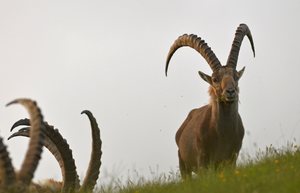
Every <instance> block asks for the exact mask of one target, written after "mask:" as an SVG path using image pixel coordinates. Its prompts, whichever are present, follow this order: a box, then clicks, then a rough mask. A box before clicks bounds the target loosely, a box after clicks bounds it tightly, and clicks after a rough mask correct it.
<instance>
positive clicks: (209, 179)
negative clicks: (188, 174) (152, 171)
mask: <svg viewBox="0 0 300 193" xmlns="http://www.w3.org/2000/svg"><path fill="white" fill-rule="evenodd" d="M115 191H116V190H115ZM115 191H112V189H110V188H107V189H106V190H105V189H102V190H101V191H100V192H115ZM116 192H119V193H168V192H170V193H171V192H172V193H179V192H180V193H195V192H199V193H201V192H205V193H208V192H209V193H222V192H224V193H232V192H239V193H244V192H245V193H246V192H249V193H260V192H262V193H266V192H270V193H271V192H272V193H276V192H280V193H282V192H288V193H300V148H299V147H297V146H295V145H289V147H287V148H283V149H280V150H278V149H275V148H273V147H272V146H271V147H268V148H266V150H265V151H261V152H259V153H258V154H257V157H256V158H255V159H249V160H247V161H245V162H244V163H243V164H242V165H240V166H238V167H237V168H235V169H232V168H223V169H222V170H218V171H215V170H213V169H209V170H208V171H206V172H205V173H204V174H201V175H200V176H197V177H195V178H193V179H192V180H189V181H185V182H183V181H181V180H180V179H179V177H178V176H176V175H175V176H161V177H159V178H158V179H156V180H153V181H143V180H141V181H140V182H139V183H135V184H133V183H128V184H127V185H126V186H123V187H121V188H119V190H118V191H116Z"/></svg>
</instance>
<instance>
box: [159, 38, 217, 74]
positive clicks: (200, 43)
mask: <svg viewBox="0 0 300 193" xmlns="http://www.w3.org/2000/svg"><path fill="white" fill-rule="evenodd" d="M183 46H189V47H191V48H193V49H195V50H196V51H197V52H198V53H200V54H201V56H202V57H203V58H204V59H205V60H206V62H207V63H208V64H209V66H210V68H211V69H212V71H215V70H217V69H219V68H220V67H221V66H222V65H221V63H220V61H219V60H218V58H217V57H216V55H215V54H214V52H213V51H212V50H211V48H210V47H209V46H208V45H207V43H205V41H204V40H202V39H201V38H200V37H197V35H193V34H190V35H187V34H184V35H182V36H179V37H178V38H177V40H175V42H174V43H173V45H172V46H171V48H170V50H169V53H168V56H167V61H166V68H165V74H166V76H167V73H168V67H169V63H170V60H171V58H172V56H173V54H174V53H175V52H176V50H177V49H178V48H180V47H183Z"/></svg>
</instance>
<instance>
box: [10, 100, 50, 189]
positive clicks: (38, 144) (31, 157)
mask: <svg viewBox="0 0 300 193" xmlns="http://www.w3.org/2000/svg"><path fill="white" fill-rule="evenodd" d="M16 103H19V104H21V105H23V106H24V107H25V108H26V109H27V111H28V113H29V116H30V125H31V127H32V129H31V132H30V140H29V145H28V148H27V151H26V155H25V157H24V160H23V163H22V166H21V169H20V171H19V172H18V173H17V176H16V177H17V180H19V181H20V182H21V183H23V184H25V185H29V184H30V182H31V180H32V178H33V176H34V172H35V170H36V168H37V166H38V163H39V160H40V159H41V153H42V150H43V143H44V135H43V132H41V125H42V122H43V116H42V114H41V110H40V109H39V107H38V106H37V104H36V102H35V101H32V100H30V99H16V100H14V101H12V102H10V103H8V104H7V106H9V105H11V104H16Z"/></svg>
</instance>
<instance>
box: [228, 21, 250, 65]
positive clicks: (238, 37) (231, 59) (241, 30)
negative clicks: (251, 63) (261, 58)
mask: <svg viewBox="0 0 300 193" xmlns="http://www.w3.org/2000/svg"><path fill="white" fill-rule="evenodd" d="M245 35H246V36H247V37H248V39H249V41H250V43H251V48H252V51H253V55H254V57H255V49H254V43H253V39H252V35H251V32H250V29H249V28H248V26H247V25H246V24H240V26H239V27H238V28H237V30H236V32H235V37H234V40H233V42H232V46H231V50H230V54H229V56H228V59H227V64H226V66H229V67H232V68H234V69H236V65H237V61H238V57H239V52H240V47H241V45H242V42H243V39H244V37H245Z"/></svg>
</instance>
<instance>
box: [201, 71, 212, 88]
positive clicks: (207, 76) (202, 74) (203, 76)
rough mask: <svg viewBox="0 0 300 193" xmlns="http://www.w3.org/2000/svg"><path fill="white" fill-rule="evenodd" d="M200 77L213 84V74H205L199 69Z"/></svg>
mask: <svg viewBox="0 0 300 193" xmlns="http://www.w3.org/2000/svg"><path fill="white" fill-rule="evenodd" d="M198 73H199V75H200V77H201V78H202V79H203V80H205V81H206V82H208V84H210V85H212V80H211V76H209V75H207V74H204V73H203V72H201V71H198Z"/></svg>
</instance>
